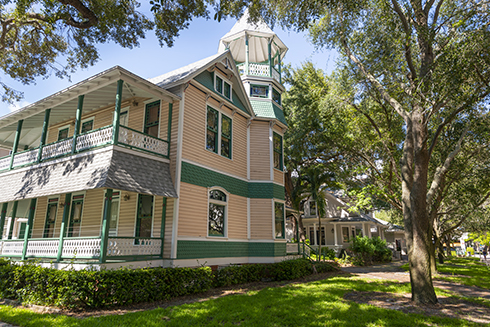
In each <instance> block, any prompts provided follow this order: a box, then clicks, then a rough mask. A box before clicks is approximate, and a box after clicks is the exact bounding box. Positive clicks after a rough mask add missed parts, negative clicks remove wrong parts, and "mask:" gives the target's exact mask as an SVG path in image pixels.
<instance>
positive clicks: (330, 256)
mask: <svg viewBox="0 0 490 327" xmlns="http://www.w3.org/2000/svg"><path fill="white" fill-rule="evenodd" d="M322 256H324V257H325V259H327V260H334V259H335V250H333V249H329V248H322Z"/></svg>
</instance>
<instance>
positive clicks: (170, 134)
mask: <svg viewBox="0 0 490 327" xmlns="http://www.w3.org/2000/svg"><path fill="white" fill-rule="evenodd" d="M173 107H174V104H173V103H169V104H168V122H167V123H168V125H167V142H168V153H170V140H171V139H172V110H173Z"/></svg>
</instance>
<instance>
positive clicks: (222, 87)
mask: <svg viewBox="0 0 490 327" xmlns="http://www.w3.org/2000/svg"><path fill="white" fill-rule="evenodd" d="M214 89H215V90H216V92H218V93H219V94H221V95H223V96H224V97H225V98H227V99H230V100H231V84H230V83H228V82H227V81H225V80H224V79H223V78H221V77H220V76H218V74H214Z"/></svg>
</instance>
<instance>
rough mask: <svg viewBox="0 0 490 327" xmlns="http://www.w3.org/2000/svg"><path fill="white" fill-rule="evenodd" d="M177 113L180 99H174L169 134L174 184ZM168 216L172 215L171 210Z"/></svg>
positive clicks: (177, 130) (177, 128)
mask: <svg viewBox="0 0 490 327" xmlns="http://www.w3.org/2000/svg"><path fill="white" fill-rule="evenodd" d="M179 113H180V101H175V102H174V105H173V108H172V134H171V136H170V154H169V155H170V158H171V160H170V175H171V176H172V181H173V182H174V185H175V168H176V162H177V160H176V158H177V145H178V144H177V141H178V140H177V136H178V132H179ZM169 217H173V212H172V213H171V214H170V216H169Z"/></svg>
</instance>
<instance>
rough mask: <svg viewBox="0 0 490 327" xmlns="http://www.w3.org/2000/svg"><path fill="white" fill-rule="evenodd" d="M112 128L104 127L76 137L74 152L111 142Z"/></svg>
mask: <svg viewBox="0 0 490 327" xmlns="http://www.w3.org/2000/svg"><path fill="white" fill-rule="evenodd" d="M112 129H113V128H112V126H106V127H103V128H100V129H97V130H95V131H90V132H88V133H85V134H82V135H80V136H78V137H77V145H76V150H77V151H82V150H85V149H90V148H93V147H96V146H99V145H102V144H107V143H109V142H111V141H112Z"/></svg>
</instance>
